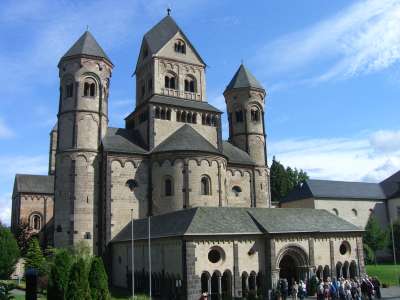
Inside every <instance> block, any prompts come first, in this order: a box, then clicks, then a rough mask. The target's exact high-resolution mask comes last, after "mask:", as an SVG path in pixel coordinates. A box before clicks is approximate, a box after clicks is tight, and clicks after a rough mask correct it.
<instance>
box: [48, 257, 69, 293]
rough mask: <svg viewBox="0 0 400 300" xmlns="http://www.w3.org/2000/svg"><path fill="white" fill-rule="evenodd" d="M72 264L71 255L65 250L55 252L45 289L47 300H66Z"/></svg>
mask: <svg viewBox="0 0 400 300" xmlns="http://www.w3.org/2000/svg"><path fill="white" fill-rule="evenodd" d="M72 262H73V258H72V255H71V254H70V253H69V252H68V251H67V250H65V249H60V250H57V252H56V253H55V257H54V261H53V265H52V267H51V270H50V278H49V284H48V287H47V299H48V300H66V299H67V298H66V291H67V286H68V279H69V272H70V269H71V265H72Z"/></svg>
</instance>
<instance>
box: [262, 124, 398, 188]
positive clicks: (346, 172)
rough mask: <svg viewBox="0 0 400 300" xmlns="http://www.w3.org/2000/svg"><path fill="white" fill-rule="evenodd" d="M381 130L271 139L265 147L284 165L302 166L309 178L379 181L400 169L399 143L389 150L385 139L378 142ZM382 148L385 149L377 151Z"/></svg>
mask: <svg viewBox="0 0 400 300" xmlns="http://www.w3.org/2000/svg"><path fill="white" fill-rule="evenodd" d="M382 132H384V131H378V132H373V133H371V134H370V135H368V136H361V137H352V138H330V139H307V138H304V139H287V140H282V141H272V142H270V143H269V149H268V150H269V154H270V155H275V156H276V158H277V159H278V160H279V161H281V162H282V163H283V164H284V165H288V166H291V167H296V168H300V169H304V170H305V171H307V172H308V174H309V176H310V177H311V178H320V179H332V180H346V181H360V180H361V181H381V180H383V179H385V178H386V177H388V176H389V175H391V174H392V173H394V172H396V171H398V170H399V169H400V146H398V147H396V146H393V147H391V148H390V149H389V147H386V146H385V144H384V139H380V140H379V139H378V140H379V141H380V142H377V138H376V137H377V136H378V137H379V136H381V135H382ZM398 139H399V138H398ZM397 143H398V142H397ZM382 147H384V149H385V151H379V150H380V149H381V148H382ZM270 157H271V156H270Z"/></svg>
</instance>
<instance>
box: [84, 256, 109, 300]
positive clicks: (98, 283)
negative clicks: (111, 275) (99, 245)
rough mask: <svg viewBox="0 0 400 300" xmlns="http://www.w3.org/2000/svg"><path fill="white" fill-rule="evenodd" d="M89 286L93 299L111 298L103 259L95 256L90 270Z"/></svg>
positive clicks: (106, 299) (104, 299)
mask: <svg viewBox="0 0 400 300" xmlns="http://www.w3.org/2000/svg"><path fill="white" fill-rule="evenodd" d="M89 286H90V294H91V296H92V300H109V299H110V292H109V291H108V278H107V274H106V270H105V268H104V264H103V260H102V259H101V258H100V257H94V258H93V259H92V264H91V267H90V272H89Z"/></svg>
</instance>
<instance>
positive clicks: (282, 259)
mask: <svg viewBox="0 0 400 300" xmlns="http://www.w3.org/2000/svg"><path fill="white" fill-rule="evenodd" d="M277 258H278V259H277V269H279V278H281V279H287V281H288V284H289V290H291V286H292V284H293V282H294V281H296V282H299V280H305V279H306V272H305V270H306V269H308V267H309V264H308V256H307V254H306V252H305V251H304V250H303V249H302V248H301V247H300V246H296V245H291V246H287V247H285V248H283V249H282V250H281V251H280V252H279V254H278V256H277Z"/></svg>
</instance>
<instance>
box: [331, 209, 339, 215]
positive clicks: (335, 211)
mask: <svg viewBox="0 0 400 300" xmlns="http://www.w3.org/2000/svg"><path fill="white" fill-rule="evenodd" d="M332 212H333V213H334V214H335V215H337V216H338V215H339V211H338V210H337V209H336V208H333V209H332Z"/></svg>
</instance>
